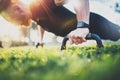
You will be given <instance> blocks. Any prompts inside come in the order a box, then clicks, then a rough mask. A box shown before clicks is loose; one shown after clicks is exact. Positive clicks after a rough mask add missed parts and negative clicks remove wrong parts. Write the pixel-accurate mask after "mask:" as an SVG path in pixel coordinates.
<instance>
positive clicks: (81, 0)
mask: <svg viewBox="0 0 120 80" xmlns="http://www.w3.org/2000/svg"><path fill="white" fill-rule="evenodd" d="M73 6H74V9H75V12H76V16H77V21H78V22H81V21H83V22H85V23H87V24H89V0H76V1H74V3H73Z"/></svg>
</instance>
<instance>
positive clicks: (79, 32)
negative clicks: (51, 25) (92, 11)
mask: <svg viewBox="0 0 120 80" xmlns="http://www.w3.org/2000/svg"><path fill="white" fill-rule="evenodd" d="M72 3H73V7H74V10H75V12H76V17H77V22H78V24H77V29H75V30H73V31H71V32H70V33H69V40H70V43H75V44H80V43H83V42H85V41H86V39H85V37H86V36H87V34H88V33H89V29H88V24H89V0H74V1H73V0H72ZM81 23H82V24H81ZM85 25H87V26H85Z"/></svg>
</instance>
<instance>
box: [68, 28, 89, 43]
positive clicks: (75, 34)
mask: <svg viewBox="0 0 120 80" xmlns="http://www.w3.org/2000/svg"><path fill="white" fill-rule="evenodd" d="M88 33H89V29H88V28H77V29H75V30H73V31H71V32H70V33H69V34H68V36H69V41H70V43H71V44H76V45H77V44H81V43H83V42H86V39H85V37H86V36H87V34H88Z"/></svg>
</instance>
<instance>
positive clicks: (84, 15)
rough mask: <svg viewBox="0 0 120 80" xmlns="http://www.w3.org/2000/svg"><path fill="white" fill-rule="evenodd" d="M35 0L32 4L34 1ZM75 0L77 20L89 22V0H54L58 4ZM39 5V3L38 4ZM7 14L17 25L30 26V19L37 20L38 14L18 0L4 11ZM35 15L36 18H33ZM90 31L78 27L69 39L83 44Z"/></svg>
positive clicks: (41, 36)
mask: <svg viewBox="0 0 120 80" xmlns="http://www.w3.org/2000/svg"><path fill="white" fill-rule="evenodd" d="M34 1H35V0H33V2H32V3H31V4H33V3H34ZM70 1H73V7H74V10H75V12H76V18H77V21H78V22H80V21H84V22H86V23H88V24H89V0H54V2H55V4H56V5H57V6H61V5H63V4H66V3H67V2H70ZM36 5H37V4H36ZM4 13H5V14H6V15H7V17H6V19H7V20H8V21H10V22H12V23H15V24H17V25H24V26H29V25H30V21H31V20H34V21H36V20H37V15H35V13H37V12H33V11H31V9H30V7H28V6H26V5H25V4H24V3H22V2H20V1H18V2H16V3H12V2H11V4H10V6H9V7H8V8H7V9H6V10H5V11H4ZM8 13H9V14H8ZM33 16H34V19H33ZM40 31H41V35H40V43H41V42H42V39H43V34H44V29H43V28H40ZM88 33H89V29H88V28H77V29H75V30H73V31H71V32H70V33H69V34H68V35H69V41H70V43H71V44H81V43H83V42H85V41H86V39H85V37H86V35H87V34H88Z"/></svg>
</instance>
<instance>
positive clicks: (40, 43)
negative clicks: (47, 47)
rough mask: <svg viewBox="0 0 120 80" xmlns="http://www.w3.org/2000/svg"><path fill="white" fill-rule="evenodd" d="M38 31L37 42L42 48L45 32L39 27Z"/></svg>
mask: <svg viewBox="0 0 120 80" xmlns="http://www.w3.org/2000/svg"><path fill="white" fill-rule="evenodd" d="M39 31H40V41H39V45H40V46H43V44H44V43H43V37H44V32H45V30H44V29H43V28H42V27H41V26H39Z"/></svg>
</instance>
